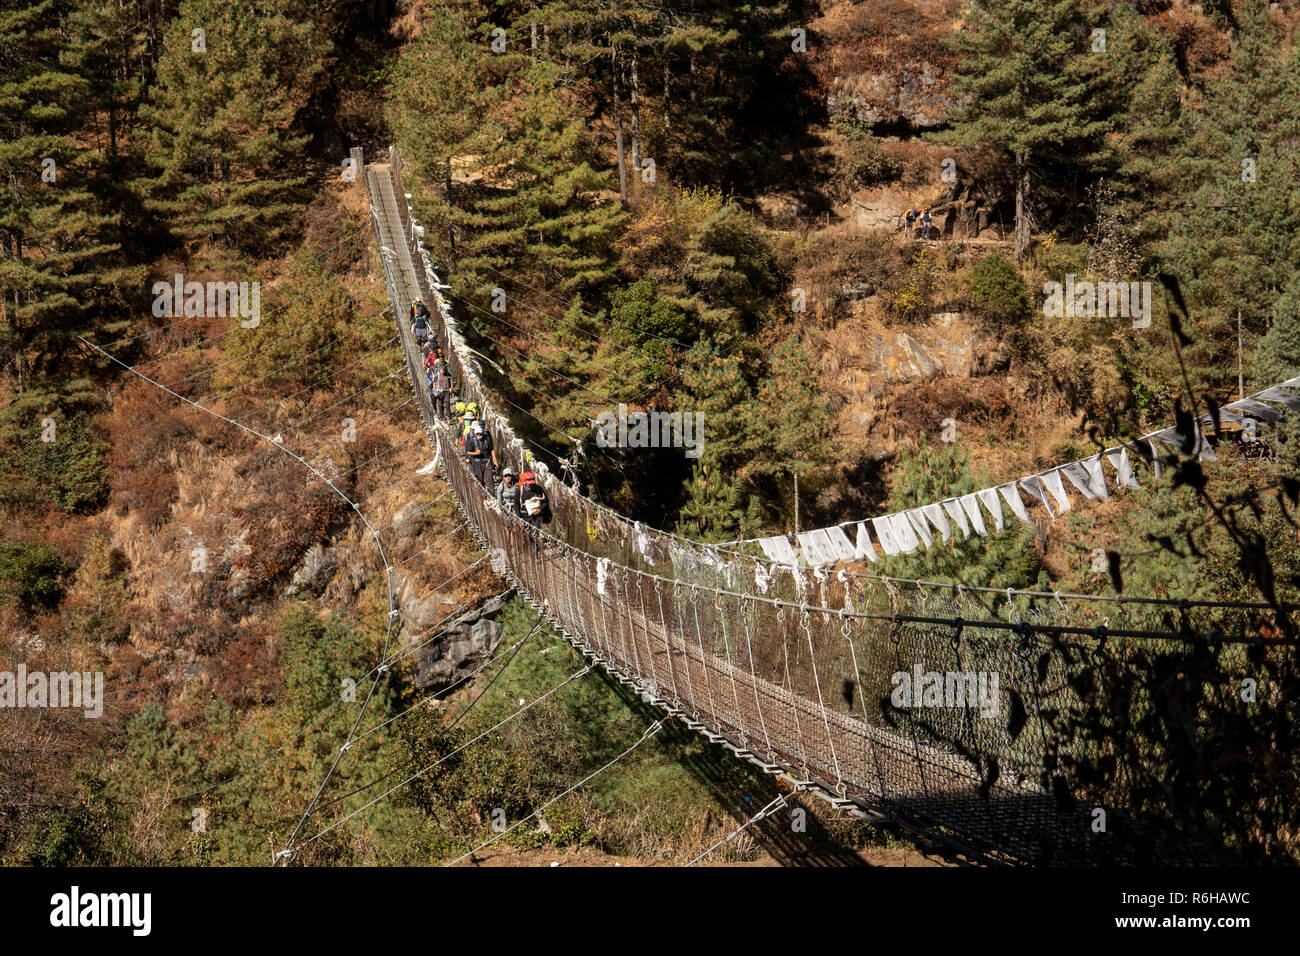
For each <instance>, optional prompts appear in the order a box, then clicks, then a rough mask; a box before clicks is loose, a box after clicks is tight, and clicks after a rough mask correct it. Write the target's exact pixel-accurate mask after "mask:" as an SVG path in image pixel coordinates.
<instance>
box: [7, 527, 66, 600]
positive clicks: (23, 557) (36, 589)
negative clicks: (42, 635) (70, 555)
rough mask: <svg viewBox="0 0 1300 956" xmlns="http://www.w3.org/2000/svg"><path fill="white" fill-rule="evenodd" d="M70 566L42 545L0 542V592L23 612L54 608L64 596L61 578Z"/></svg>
mask: <svg viewBox="0 0 1300 956" xmlns="http://www.w3.org/2000/svg"><path fill="white" fill-rule="evenodd" d="M71 570H72V566H71V565H69V564H66V563H65V562H63V561H61V560H60V559H59V557H58V555H56V554H55V553H54V552H53V551H51V550H50V548H49V547H48V546H46V545H43V544H19V543H18V542H14V541H3V542H0V594H7V595H9V596H10V597H12V598H14V599H15V600H17V601H18V603H19V604H21V605H22V607H23V609H24V610H26V611H34V610H37V609H38V608H43V609H46V610H53V609H54V608H56V607H58V604H59V600H60V599H61V598H62V597H63V580H62V579H63V577H64V575H66V574H67V573H68V572H69V571H71Z"/></svg>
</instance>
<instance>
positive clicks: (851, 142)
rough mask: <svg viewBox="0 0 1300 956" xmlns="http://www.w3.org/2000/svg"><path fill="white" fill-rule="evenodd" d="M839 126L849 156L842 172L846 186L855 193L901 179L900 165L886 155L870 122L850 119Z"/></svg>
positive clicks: (843, 162) (842, 167) (841, 165)
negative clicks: (857, 189)
mask: <svg viewBox="0 0 1300 956" xmlns="http://www.w3.org/2000/svg"><path fill="white" fill-rule="evenodd" d="M836 126H837V128H838V130H839V132H840V134H841V135H842V136H843V137H844V145H845V148H846V151H847V154H848V155H847V156H846V158H845V159H844V160H842V161H841V163H840V168H839V170H838V178H839V179H840V180H841V181H842V182H843V184H844V186H845V187H847V188H848V189H849V190H850V191H851V190H853V189H856V188H859V187H865V186H874V185H875V184H876V183H882V182H886V181H887V180H890V179H894V178H896V177H897V176H898V166H897V164H896V163H895V162H894V161H893V160H892V159H890V158H889V157H888V156H887V155H886V154H885V147H884V144H883V143H882V142H881V141H880V140H879V139H878V138H877V137H876V136H875V135H874V134H873V133H872V132H871V124H870V123H862V122H858V121H856V120H846V121H842V122H840V123H837V124H836Z"/></svg>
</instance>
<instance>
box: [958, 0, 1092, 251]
mask: <svg viewBox="0 0 1300 956" xmlns="http://www.w3.org/2000/svg"><path fill="white" fill-rule="evenodd" d="M1094 16H1095V14H1093V13H1092V11H1091V8H1088V7H1083V6H1081V5H1080V4H1079V3H1077V0H974V2H973V3H972V4H971V6H970V8H969V16H968V18H967V21H966V24H965V27H964V29H963V30H962V31H961V32H959V33H957V34H955V35H954V36H953V38H952V41H951V46H952V48H953V50H954V51H955V52H957V53H959V54H960V55H961V59H960V61H959V63H958V67H957V72H956V73H955V75H954V76H953V77H952V83H951V87H952V92H953V95H954V96H955V97H957V98H959V99H960V100H963V101H965V102H966V104H967V105H966V106H965V107H964V108H962V109H960V110H959V111H958V112H957V115H956V116H954V117H953V120H952V122H953V128H952V130H951V132H950V133H947V134H944V135H942V136H941V137H940V138H941V139H943V140H944V141H947V142H949V143H951V144H952V145H955V146H963V147H967V148H975V147H980V146H986V145H990V144H991V145H995V146H999V147H1002V148H1004V149H1006V150H1007V151H1009V152H1010V153H1011V155H1012V159H1013V164H1014V174H1015V184H1016V186H1015V188H1016V236H1015V251H1016V259H1017V261H1018V262H1023V261H1024V258H1025V253H1026V251H1027V250H1028V248H1029V241H1030V236H1029V233H1030V223H1031V222H1032V219H1033V197H1032V195H1031V192H1030V183H1031V181H1032V177H1033V176H1034V175H1035V174H1036V173H1039V172H1041V170H1042V169H1043V168H1044V167H1045V166H1046V165H1048V164H1049V163H1053V162H1054V163H1056V164H1062V165H1073V164H1077V163H1081V162H1086V161H1088V160H1089V159H1090V158H1094V157H1097V156H1098V155H1099V154H1100V153H1101V152H1102V150H1103V145H1104V144H1103V143H1102V139H1101V138H1102V136H1103V135H1104V134H1105V132H1106V131H1107V129H1108V127H1109V124H1108V122H1107V121H1106V119H1105V118H1103V117H1100V116H1098V115H1096V114H1095V112H1094V110H1093V107H1092V105H1091V104H1092V101H1093V100H1094V98H1095V97H1096V96H1097V95H1098V93H1099V92H1100V88H1101V81H1100V71H1101V60H1100V59H1099V57H1098V55H1097V54H1090V53H1089V45H1088V44H1089V36H1090V28H1091V27H1092V26H1093V18H1094Z"/></svg>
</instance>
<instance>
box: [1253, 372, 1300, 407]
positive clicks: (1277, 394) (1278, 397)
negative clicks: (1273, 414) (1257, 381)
mask: <svg viewBox="0 0 1300 956" xmlns="http://www.w3.org/2000/svg"><path fill="white" fill-rule="evenodd" d="M1291 381H1293V382H1294V381H1300V379H1292V380H1291ZM1285 384H1288V385H1289V384H1291V383H1290V382H1287V383H1285ZM1250 397H1251V398H1254V399H1257V400H1259V401H1265V402H1278V403H1280V404H1282V405H1285V406H1286V407H1287V408H1289V409H1291V411H1293V412H1300V395H1297V394H1296V393H1295V392H1288V391H1287V390H1286V389H1284V388H1281V387H1280V386H1277V385H1274V386H1273V387H1272V388H1266V389H1264V391H1262V392H1256V393H1255V394H1254V395H1252V396H1250Z"/></svg>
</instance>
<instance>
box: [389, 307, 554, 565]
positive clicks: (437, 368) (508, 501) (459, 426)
mask: <svg viewBox="0 0 1300 956" xmlns="http://www.w3.org/2000/svg"><path fill="white" fill-rule="evenodd" d="M408 317H409V319H410V322H411V335H412V336H413V337H414V339H415V344H416V345H417V346H419V348H420V352H421V354H422V355H423V356H424V367H425V370H426V373H427V376H428V378H427V385H428V389H429V399H430V401H431V402H432V404H433V413H434V415H436V416H437V418H438V420H439V421H444V422H450V423H453V424H454V425H455V426H456V447H458V448H459V449H460V450H461V451H462V453H463V454H464V455H465V460H466V462H467V463H468V464H469V470H470V473H471V474H473V475H474V478H475V479H476V480H477V481H478V483H479V484H480V485H482V486H483V489H484V492H485V494H486V496H487V497H488V498H489V499H495V501H496V503H497V505H498V507H500V509H501V511H502V512H503V513H504V514H507V515H511V516H513V517H516V518H519V519H520V520H521V521H523V522H524V523H525V524H527V525H529V526H530V528H531V529H532V530H531V532H530V536H531V537H532V541H533V551H534V553H537V551H538V545H539V542H538V538H539V535H538V533H537V529H540V528H541V526H542V525H543V524H546V523H549V522H550V520H551V505H550V502H549V501H548V500H547V498H546V492H545V491H544V490H543V489H542V486H541V485H540V484H539V483H538V481H537V476H536V475H535V474H533V472H531V471H525V472H524V473H523V474H516V473H515V470H514V469H513V468H511V467H510V466H509V465H506V466H505V467H501V466H500V461H499V459H498V457H497V449H496V443H495V442H494V441H493V440H492V433H491V432H490V431H489V430H488V427H487V425H486V423H485V422H484V421H483V419H481V418H479V415H478V404H477V403H476V402H464V401H457V400H455V397H454V395H453V384H452V380H451V369H450V368H449V367H448V365H447V357H446V355H445V354H444V353H443V350H442V345H441V344H439V343H438V341H437V339H436V338H435V337H434V336H433V334H432V331H433V328H432V321H431V318H430V316H429V310H428V309H427V308H426V307H425V305H424V302H422V301H421V300H420V299H416V300H415V302H414V303H412V305H411V309H410V314H409V316H408Z"/></svg>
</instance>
